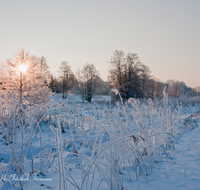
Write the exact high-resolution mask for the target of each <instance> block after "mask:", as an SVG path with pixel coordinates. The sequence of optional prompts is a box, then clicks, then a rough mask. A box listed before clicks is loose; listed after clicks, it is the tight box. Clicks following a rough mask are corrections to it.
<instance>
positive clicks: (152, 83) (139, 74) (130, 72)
mask: <svg viewBox="0 0 200 190" xmlns="http://www.w3.org/2000/svg"><path fill="white" fill-rule="evenodd" d="M108 81H109V84H111V86H113V87H116V88H117V89H118V90H119V92H120V94H121V96H122V97H123V99H128V98H130V97H133V98H152V99H154V98H161V97H162V96H163V88H164V86H166V87H167V93H168V95H169V97H180V96H183V95H186V96H196V95H198V93H197V92H198V88H194V89H192V88H190V87H187V86H186V84H185V83H184V82H182V81H174V80H168V81H167V82H166V83H163V82H161V81H160V80H159V79H156V78H155V77H153V76H152V75H151V70H150V68H149V67H148V66H146V65H144V64H142V63H141V61H140V60H139V57H138V55H137V54H135V53H127V54H125V53H124V51H118V50H116V51H115V52H114V53H113V56H112V57H111V59H110V68H109V76H108Z"/></svg>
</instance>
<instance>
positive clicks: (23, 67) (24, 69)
mask: <svg viewBox="0 0 200 190" xmlns="http://www.w3.org/2000/svg"><path fill="white" fill-rule="evenodd" d="M19 70H20V72H22V73H24V72H26V70H27V65H24V64H22V65H20V66H19Z"/></svg>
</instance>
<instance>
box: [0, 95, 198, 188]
mask: <svg viewBox="0 0 200 190" xmlns="http://www.w3.org/2000/svg"><path fill="white" fill-rule="evenodd" d="M109 99H110V97H108V96H96V97H94V100H93V102H94V103H93V104H88V103H83V102H82V100H81V98H80V97H79V96H74V95H72V94H70V95H69V96H68V98H67V99H62V95H61V94H54V97H53V101H52V102H51V103H50V104H51V105H50V106H51V107H52V108H51V109H52V110H51V114H53V113H55V115H53V116H52V118H51V122H50V121H48V118H47V122H46V123H45V122H42V123H41V125H40V128H41V131H42V139H43V141H42V149H43V150H48V151H49V152H43V154H42V155H43V157H42V159H43V162H44V163H43V164H44V166H43V167H44V168H43V169H44V171H45V172H44V174H40V172H39V169H40V161H41V160H40V133H39V131H38V130H37V131H36V134H35V135H34V137H33V139H32V140H31V143H32V153H33V157H34V160H33V161H34V167H33V169H34V173H33V174H31V173H30V172H31V161H30V160H31V158H32V154H31V150H30V148H29V149H28V151H27V154H26V157H25V169H24V176H23V178H22V181H23V182H24V186H23V188H24V189H27V190H35V189H37V190H44V189H59V172H58V163H57V161H58V158H57V156H56V141H55V134H54V132H53V131H52V130H51V129H50V127H49V126H50V125H53V124H54V123H56V122H57V118H56V117H57V116H59V114H61V115H63V117H61V116H60V118H61V120H60V122H62V124H63V125H64V127H65V131H66V133H62V140H63V141H64V142H63V147H62V148H63V149H64V152H63V154H62V156H63V158H64V160H65V167H66V172H65V176H66V177H67V179H70V180H71V182H74V184H75V185H78V186H79V187H80V186H81V182H82V179H81V167H83V169H84V171H85V172H86V170H87V169H88V165H89V163H91V162H92V160H93V159H94V158H95V156H96V155H97V153H96V151H97V150H96V149H94V147H95V143H99V142H101V141H100V139H101V138H102V144H103V145H102V148H104V147H106V146H107V145H108V144H109V142H110V137H109V135H108V134H107V133H102V131H103V129H104V128H105V129H106V130H108V131H109V130H111V128H109V124H108V123H107V120H106V119H105V117H104V116H102V115H103V114H104V115H106V111H107V112H109V113H111V112H115V111H116V113H117V114H119V115H118V116H117V117H116V118H112V120H113V124H114V126H115V125H118V124H119V126H121V125H125V124H124V123H123V120H120V119H121V118H123V117H125V116H123V110H120V109H119V108H120V106H119V107H118V108H117V107H116V108H113V109H112V110H109V109H108V108H109V104H108V103H107V101H109ZM96 101H100V102H102V103H101V104H99V105H96V107H95V106H94V104H95V102H96ZM143 107H144V105H143ZM77 110H78V111H77ZM199 111H200V108H199V106H198V105H196V106H188V107H183V108H182V111H181V118H182V120H183V123H182V124H183V126H182V127H180V129H179V130H178V132H177V134H176V139H175V150H173V149H172V148H170V151H169V153H167V152H163V155H162V156H161V157H160V158H159V159H158V160H156V159H155V160H154V164H153V167H152V172H148V177H147V178H146V177H145V176H144V177H143V174H141V175H140V177H139V181H137V180H136V171H134V170H133V167H132V166H131V165H127V166H126V167H124V169H122V170H121V169H120V171H119V173H120V175H121V177H122V178H123V185H124V188H127V189H147V190H151V189H152V190H160V189H163V190H169V189H192V190H197V189H200V141H199V139H200V127H199V124H200V113H199ZM69 112H70V113H69ZM130 113H131V112H130ZM91 118H95V119H96V120H92V119H91ZM153 118H154V117H153ZM54 120H55V121H54ZM74 120H76V121H77V122H79V123H77V124H76V125H75V122H74ZM80 121H84V123H80ZM73 122H74V125H75V127H74V128H71V127H70V126H72V125H73ZM120 122H121V123H120ZM100 124H102V125H103V126H102V127H103V128H101V129H99V128H98V127H99V126H100ZM174 126H177V123H175V124H174ZM54 127H55V126H54ZM68 128H69V129H68ZM70 130H74V131H70ZM76 130H77V131H76ZM78 130H79V131H78ZM120 130H121V129H120V128H119V132H120ZM71 135H73V137H72V136H71ZM101 135H102V136H101ZM1 138H2V137H1ZM116 138H117V137H116ZM127 141H128V139H127ZM91 142H92V143H91ZM130 143H131V142H130ZM19 144H20V143H19ZM74 144H76V146H74ZM121 145H122V144H121ZM102 148H101V149H102ZM113 148H114V147H108V149H106V151H107V152H106V153H108V154H110V150H112V149H113ZM76 149H78V155H77V154H76ZM93 150H95V151H93ZM24 153H25V150H24ZM50 158H51V159H52V160H53V161H52V164H51V162H50V161H51V159H50ZM80 158H85V159H84V161H83V162H82V165H80ZM98 159H99V161H98V162H99V166H101V167H102V168H103V169H104V170H105V171H106V173H107V175H108V176H109V168H106V167H107V166H109V164H108V165H107V164H106V162H107V161H106V159H105V155H100V156H99V158H98ZM145 159H146V158H145V156H144V161H145ZM0 161H1V165H0V168H1V169H0V171H1V173H0V175H1V179H3V180H4V181H6V178H7V179H8V180H7V181H6V182H5V183H4V182H3V181H2V180H0V187H1V189H2V190H6V189H13V190H14V189H15V190H17V189H20V188H19V184H15V186H13V185H14V183H15V181H14V180H12V178H11V176H13V175H15V171H13V170H12V168H11V167H10V165H9V161H10V152H9V150H8V146H7V144H6V143H5V142H3V141H1V140H0ZM94 165H95V163H94ZM94 165H93V166H94ZM3 167H4V168H5V169H4V168H3ZM146 167H147V170H148V171H149V170H150V168H151V167H150V166H149V165H148V164H147V165H146ZM96 170H97V169H95V168H94V167H91V170H90V171H89V173H90V175H91V177H90V179H86V182H85V185H86V186H84V189H90V184H89V186H88V187H87V185H88V184H87V180H91V178H92V173H93V172H94V173H95V171H96ZM127 171H128V172H127ZM122 174H123V175H122ZM70 176H71V177H70ZM16 177H17V176H16ZM109 177H110V176H109ZM112 177H114V176H112ZM73 180H74V181H73ZM101 180H102V176H101V175H99V174H97V173H95V175H94V181H93V186H92V189H97V188H98V185H99V184H101V186H100V188H99V189H108V185H107V183H106V181H105V179H104V180H103V181H101ZM16 182H18V180H16ZM66 182H67V188H68V189H70V190H71V189H72V190H73V189H77V188H75V186H74V185H72V184H71V183H70V182H69V181H66ZM138 184H139V187H138Z"/></svg>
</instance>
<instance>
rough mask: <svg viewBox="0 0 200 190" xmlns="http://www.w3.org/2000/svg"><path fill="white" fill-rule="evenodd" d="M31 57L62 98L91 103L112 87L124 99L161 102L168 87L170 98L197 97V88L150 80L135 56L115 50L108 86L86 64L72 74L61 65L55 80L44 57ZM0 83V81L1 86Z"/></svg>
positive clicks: (46, 81)
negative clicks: (73, 96) (69, 96)
mask: <svg viewBox="0 0 200 190" xmlns="http://www.w3.org/2000/svg"><path fill="white" fill-rule="evenodd" d="M24 52H25V51H24V50H23V51H21V53H24ZM32 57H33V58H34V64H35V65H36V66H37V68H38V69H37V70H38V72H39V73H40V75H42V79H43V80H44V84H45V86H48V87H49V88H50V89H51V91H52V92H56V93H63V98H66V97H67V94H68V93H77V94H80V95H81V97H82V99H83V100H86V101H88V102H91V100H92V98H93V95H94V94H100V95H110V93H111V89H112V88H113V87H115V88H117V89H118V90H119V92H120V94H121V96H122V97H123V99H128V98H130V97H133V98H152V99H155V98H161V97H162V96H163V88H164V86H166V87H167V93H168V95H169V97H180V96H183V95H185V96H189V97H191V96H198V95H199V88H198V87H197V88H190V87H187V85H186V84H185V83H184V82H182V81H174V80H169V81H167V82H166V83H163V82H161V81H160V80H159V79H156V78H155V77H153V76H152V74H151V70H150V68H149V67H148V66H147V65H144V64H143V63H141V61H140V60H139V57H138V55H137V54H136V53H127V54H126V53H125V52H124V51H119V50H115V52H114V53H113V55H112V56H111V58H110V62H109V64H110V66H109V76H108V81H107V82H106V81H103V80H102V79H101V78H100V77H99V76H100V73H99V72H98V71H97V69H96V68H95V66H94V65H93V64H89V63H86V64H85V65H84V67H83V68H82V69H78V70H77V71H76V73H73V72H72V70H71V67H70V65H69V63H68V62H67V61H63V62H62V63H61V65H60V67H59V70H58V76H57V77H56V76H53V75H52V74H51V73H50V70H49V66H48V64H47V61H46V59H45V58H44V57H39V58H37V57H34V56H32ZM7 62H9V60H7ZM29 74H30V73H29ZM2 75H3V73H2ZM2 82H3V81H2V80H1V84H2ZM1 86H2V85H1ZM7 88H8V87H7Z"/></svg>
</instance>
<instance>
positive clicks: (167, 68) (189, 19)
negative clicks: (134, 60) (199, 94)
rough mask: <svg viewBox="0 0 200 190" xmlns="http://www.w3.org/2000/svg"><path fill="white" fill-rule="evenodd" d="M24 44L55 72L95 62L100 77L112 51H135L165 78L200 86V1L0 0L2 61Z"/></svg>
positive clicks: (104, 77) (106, 70)
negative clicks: (68, 66)
mask: <svg viewBox="0 0 200 190" xmlns="http://www.w3.org/2000/svg"><path fill="white" fill-rule="evenodd" d="M22 48H24V49H25V50H27V51H29V53H30V54H31V55H36V56H44V57H45V58H46V59H47V62H48V65H49V66H50V70H51V72H52V73H53V74H54V75H58V72H57V71H58V70H59V66H60V64H61V62H62V61H64V60H65V61H68V63H69V65H70V66H71V68H72V71H73V72H76V70H77V69H78V68H82V67H83V66H84V64H85V63H86V62H88V63H93V64H94V65H95V66H96V68H97V70H98V71H99V72H100V73H101V75H100V76H101V77H102V79H104V80H106V79H107V75H108V68H109V61H110V57H111V56H112V55H113V52H114V51H115V50H123V51H124V52H126V53H128V52H133V53H137V54H138V56H139V58H140V61H141V62H143V63H144V64H145V65H147V66H149V67H150V69H151V71H152V74H153V75H154V76H155V77H156V78H159V79H160V80H161V81H163V82H165V81H166V80H168V79H174V80H180V81H184V82H185V83H186V84H187V85H188V86H191V87H195V86H200V0H141V1H139V0H79V1H78V0H59V1H56V0H0V62H5V61H6V58H13V55H14V53H15V52H17V51H18V50H20V49H22Z"/></svg>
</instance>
